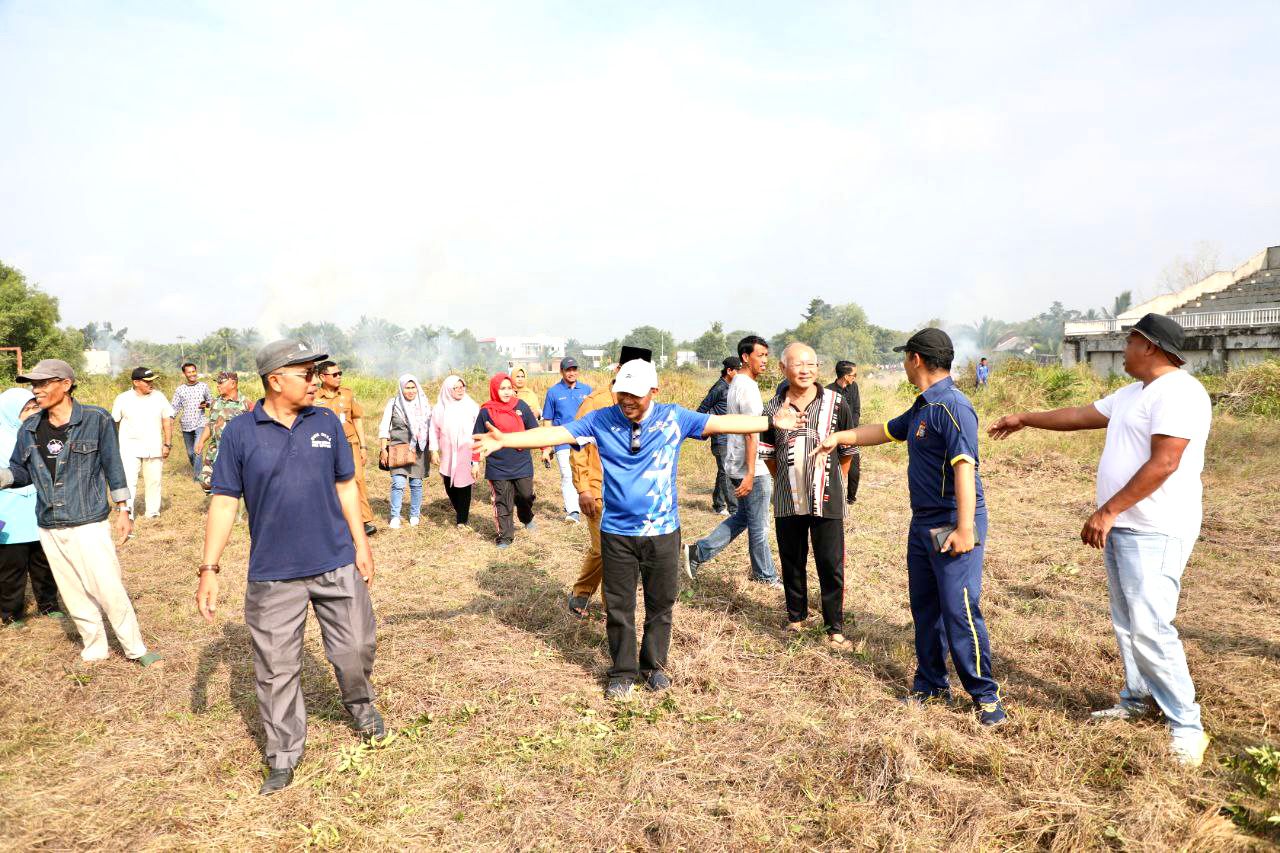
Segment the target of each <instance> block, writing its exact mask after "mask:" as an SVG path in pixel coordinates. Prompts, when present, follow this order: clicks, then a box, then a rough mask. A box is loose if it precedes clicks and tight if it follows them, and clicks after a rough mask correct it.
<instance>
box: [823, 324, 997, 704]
mask: <svg viewBox="0 0 1280 853" xmlns="http://www.w3.org/2000/svg"><path fill="white" fill-rule="evenodd" d="M894 350H895V351H896V352H902V353H904V355H903V366H904V367H905V368H906V370H907V379H909V380H910V381H911V384H912V385H915V386H916V387H917V388H919V389H920V395H919V396H918V397H916V399H915V401H914V402H913V403H912V404H911V408H909V409H907V410H906V411H905V412H903V413H902V414H900V415H898V417H896V418H894V419H893V420H891V421H889V422H888V423H885V424H868V425H866V426H861V427H858V428H857V429H853V430H846V431H844V432H838V433H833V434H832V435H831V436H829V437H828V438H827V439H826V440H825V441H823V442H822V444H821V445H820V446H819V447H818V449H817V450H815V451H814V452H815V453H823V452H827V453H829V452H830V451H831V450H834V449H835V447H836V445H837V444H853V445H861V446H867V445H872V444H884V443H885V442H887V441H905V442H906V443H907V459H908V463H907V485H908V488H909V490H910V493H911V527H910V530H909V533H908V536H907V579H908V592H909V594H910V597H911V617H912V619H913V620H914V621H915V630H916V677H915V683H914V684H913V686H912V688H911V694H910V696H908V697H907V701H908V702H924V701H928V700H931V699H942V700H947V699H949V698H950V696H951V688H950V686H949V685H948V683H947V661H946V654H947V651H948V650H950V652H951V662H952V663H953V664H954V665H955V668H956V672H957V673H958V674H959V676H960V681H961V683H962V684H963V685H964V689H965V690H966V691H967V692H968V693H969V696H970V697H972V699H973V702H974V705H975V707H976V708H977V711H978V721H979V722H980V723H982V724H983V725H984V726H994V725H999V724H1000V723H1003V722H1004V721H1005V719H1006V714H1005V710H1004V706H1003V704H1002V703H1001V701H1000V686H999V685H998V684H997V683H996V682H995V679H993V678H992V677H991V647H990V643H989V642H988V640H987V626H986V623H985V622H984V621H983V619H982V609H981V607H980V606H979V604H978V597H979V595H980V593H981V592H982V554H983V542H984V541H985V540H986V538H987V509H986V502H985V500H984V498H983V494H982V481H981V480H980V479H979V478H978V414H977V412H975V411H974V410H973V404H972V403H970V402H969V399H968V398H967V397H965V395H964V394H962V393H961V392H960V389H958V388H957V387H956V384H955V382H954V381H953V380H952V379H951V362H952V359H953V358H954V357H955V350H954V348H953V347H952V344H951V338H950V337H949V336H948V335H947V333H946V332H944V331H942V330H941V329H922V330H920V331H919V332H916V333H915V334H914V335H912V336H911V339H910V340H909V341H907V342H906V343H905V344H903V345H902V346H900V347H894Z"/></svg>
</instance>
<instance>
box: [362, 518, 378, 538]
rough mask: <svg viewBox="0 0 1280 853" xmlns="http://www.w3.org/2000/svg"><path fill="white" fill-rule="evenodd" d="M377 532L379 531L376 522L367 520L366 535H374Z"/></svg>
mask: <svg viewBox="0 0 1280 853" xmlns="http://www.w3.org/2000/svg"><path fill="white" fill-rule="evenodd" d="M377 532H378V528H377V527H376V526H374V523H373V522H372V521H366V522H365V525H364V535H365V536H372V535H373V534H375V533H377Z"/></svg>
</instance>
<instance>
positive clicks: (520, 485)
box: [475, 373, 538, 548]
mask: <svg viewBox="0 0 1280 853" xmlns="http://www.w3.org/2000/svg"><path fill="white" fill-rule="evenodd" d="M490 424H492V425H493V426H494V427H496V428H497V429H498V430H500V431H501V432H523V431H524V430H526V429H533V428H534V427H536V426H537V425H538V420H537V418H535V417H534V415H533V410H532V409H530V408H529V404H528V403H526V402H524V401H523V400H521V399H519V398H518V397H516V390H515V386H514V385H513V384H512V383H511V377H510V376H508V375H507V374H505V373H499V374H498V375H496V376H494V377H493V378H492V379H490V380H489V402H487V403H485V404H484V405H483V406H481V407H480V416H479V417H478V418H476V429H475V431H476V433H477V434H481V433H486V432H488V431H489V425H490ZM484 477H485V479H486V480H488V481H489V488H490V489H492V490H493V515H494V523H495V524H496V525H497V528H498V547H499V548H507V547H509V546H510V545H511V541H512V540H513V539H515V535H516V534H515V525H514V524H513V523H512V520H511V514H512V509H513V508H514V510H515V514H516V515H517V516H518V517H519V518H520V522H521V523H522V524H523V525H524V527H525V529H526V530H533V528H534V523H533V457H531V456H530V455H529V451H527V450H515V449H513V448H504V449H503V450H499V451H497V452H496V453H491V454H490V455H489V458H488V459H486V460H485V466H484Z"/></svg>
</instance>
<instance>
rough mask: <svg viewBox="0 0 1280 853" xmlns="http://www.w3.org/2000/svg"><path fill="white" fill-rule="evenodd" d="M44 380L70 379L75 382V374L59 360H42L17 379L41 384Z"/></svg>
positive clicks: (69, 366) (67, 365)
mask: <svg viewBox="0 0 1280 853" xmlns="http://www.w3.org/2000/svg"><path fill="white" fill-rule="evenodd" d="M45 379H70V380H71V381H72V382H75V381H76V372H75V371H74V370H72V369H71V365H69V364H67V363H66V362H65V361H63V360H62V359H60V358H42V359H40V360H39V361H37V362H36V366H35V367H33V368H31V369H30V370H28V371H27V372H26V373H24V374H22V375H21V376H19V377H17V380H18V381H19V382H41V381H43V380H45Z"/></svg>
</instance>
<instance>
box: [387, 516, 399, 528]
mask: <svg viewBox="0 0 1280 853" xmlns="http://www.w3.org/2000/svg"><path fill="white" fill-rule="evenodd" d="M387 527H390V528H391V529H392V530H396V529H398V528H399V527H400V519H398V518H393V519H391V523H390V524H388V525H387Z"/></svg>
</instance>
